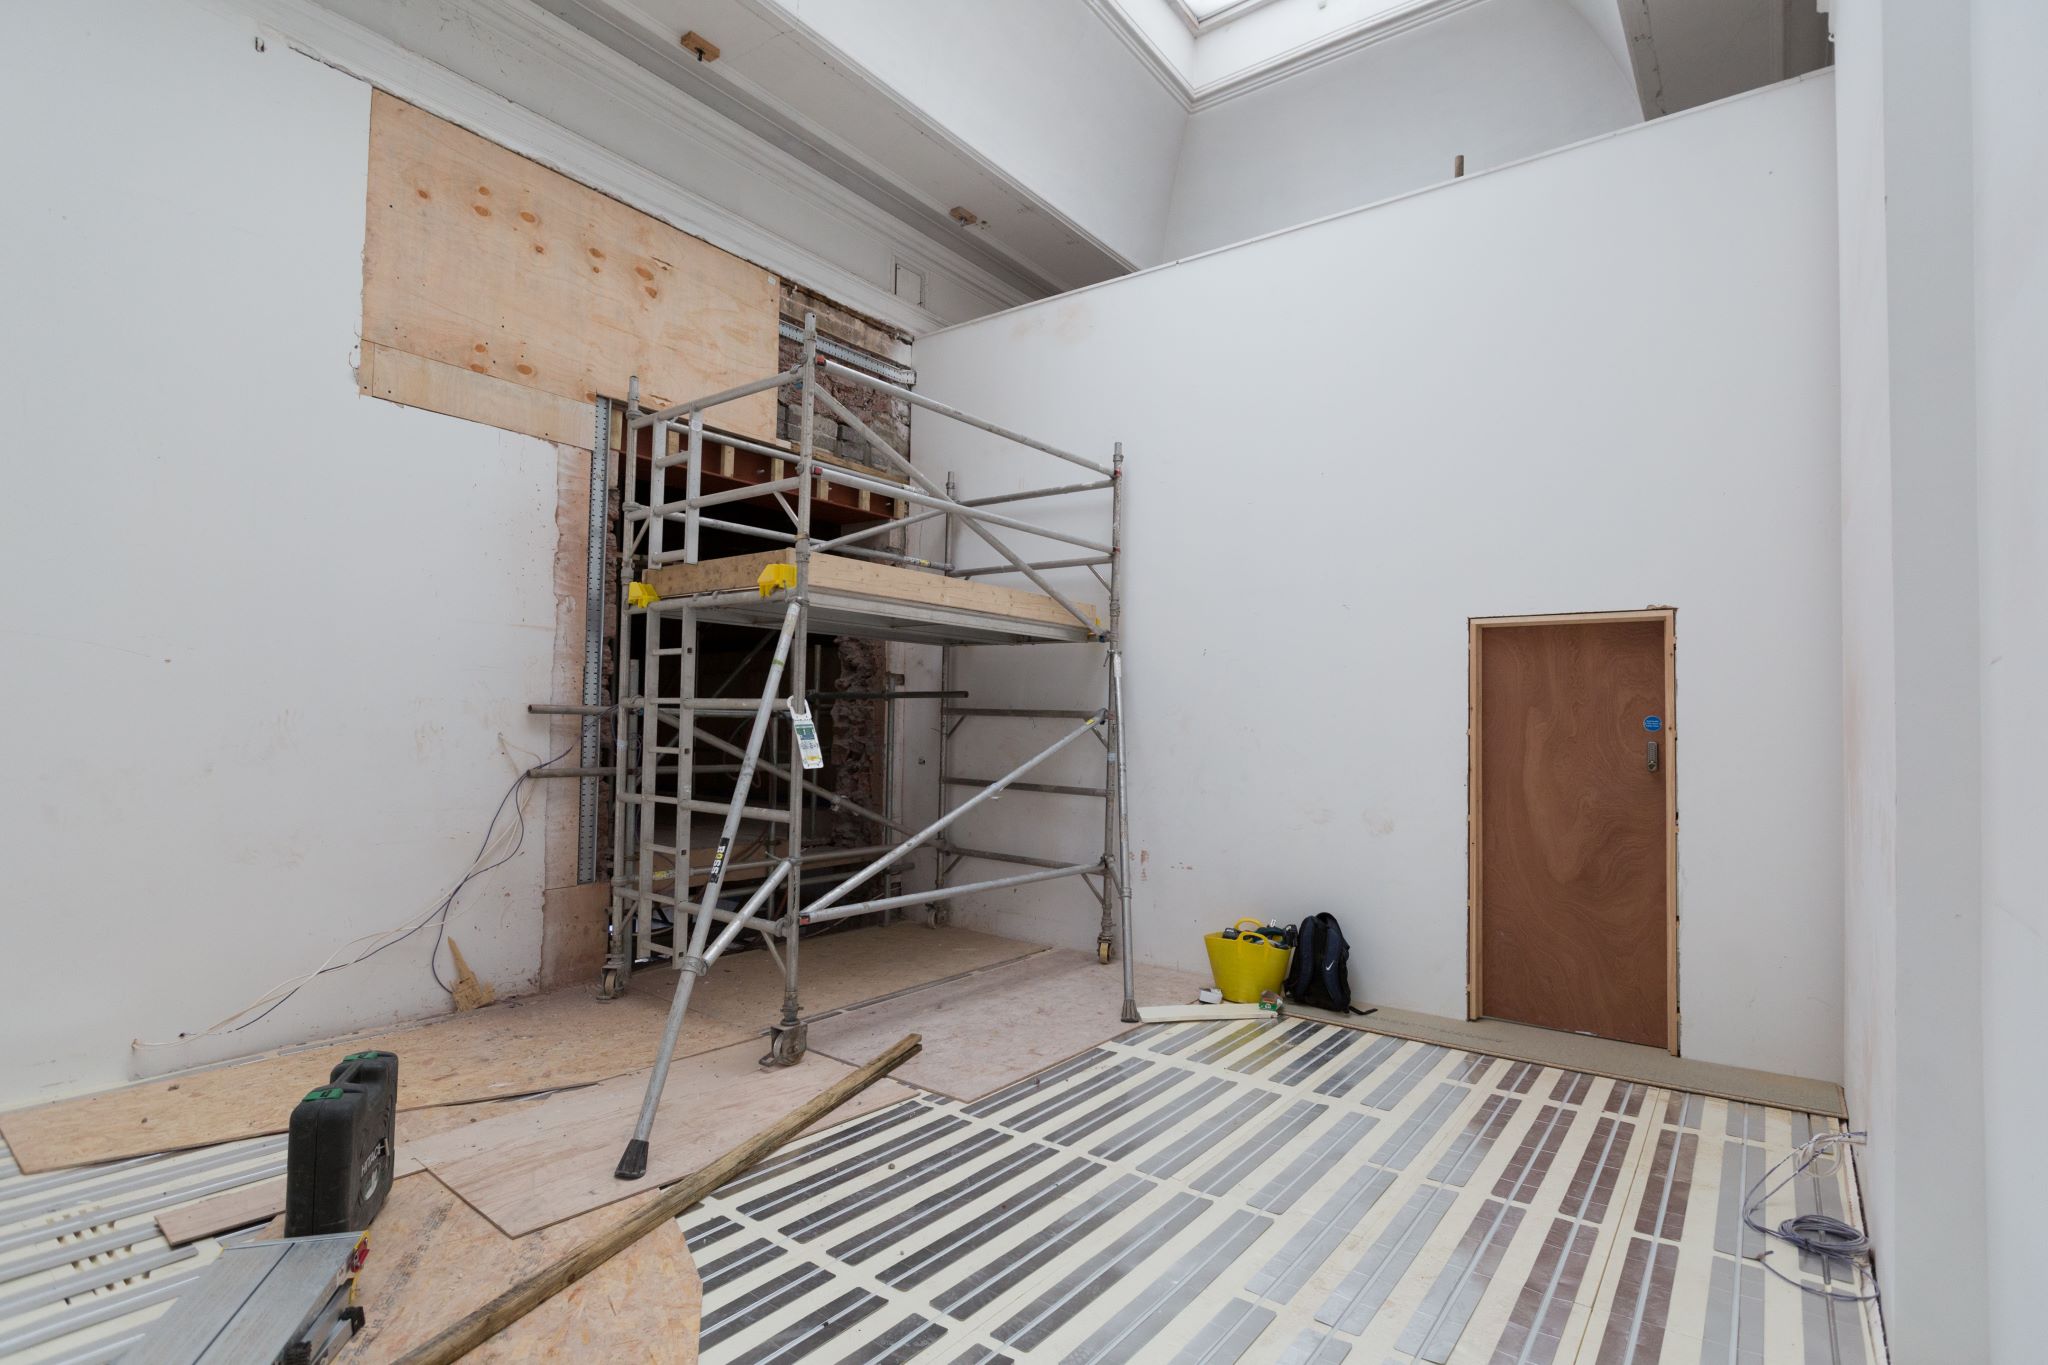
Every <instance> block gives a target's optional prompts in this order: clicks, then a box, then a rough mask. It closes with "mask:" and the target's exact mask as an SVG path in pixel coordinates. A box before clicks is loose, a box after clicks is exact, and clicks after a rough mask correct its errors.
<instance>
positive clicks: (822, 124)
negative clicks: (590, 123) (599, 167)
mask: <svg viewBox="0 0 2048 1365" xmlns="http://www.w3.org/2000/svg"><path fill="white" fill-rule="evenodd" d="M848 2H849V0H834V5H835V6H844V5H846V4H847V3H848ZM1029 2H1030V3H1034V4H1035V3H1037V0H1029ZM536 3H538V4H540V6H541V7H542V8H544V9H546V10H548V11H549V12H551V13H553V14H555V15H556V16H557V17H559V18H561V19H563V20H565V21H566V22H568V23H569V24H571V25H573V26H574V27H576V28H578V29H580V30H582V31H583V32H585V33H587V34H589V35H590V36H591V37H593V38H596V39H597V40H598V41H600V42H602V43H604V44H605V45H606V46H608V47H610V48H612V49H613V50H614V51H617V52H619V53H621V54H622V55H624V56H626V57H628V58H630V59H631V60H633V61H634V62H637V63H639V64H640V65H642V66H644V67H646V68H647V69H648V70H650V71H652V72H654V74H656V75H658V76H660V77H661V78H662V79H663V80H666V81H668V82H669V83H670V84H672V85H674V86H676V87H677V88H679V89H680V90H682V91H683V92H684V93H685V94H688V95H690V96H691V97H693V98H695V99H697V100H700V101H702V102H704V103H705V104H707V105H710V106H711V107H712V108H713V109H715V110H717V111H718V112H719V113H721V114H723V115H725V116H726V117H728V118H730V119H732V120H733V121H734V122H736V123H739V124H741V125H742V126H743V127H745V128H747V129H748V130H749V131H751V132H753V133H755V134H756V135H758V136H761V137H763V138H766V139H767V140H768V141H770V142H772V143H774V144H776V145H777V146H779V147H781V148H782V149H783V150H784V151H786V152H789V153H790V154H792V155H794V156H796V157H798V158H799V159H801V160H804V161H806V162H808V163H809V164H811V165H812V166H813V167H814V168H815V169H817V170H819V171H821V172H822V173H824V174H826V175H828V176H830V177H831V178H832V179H834V180H836V181H838V182H840V183H841V184H843V185H845V186H847V187H848V188H850V189H852V190H853V191H854V192H856V193H858V194H860V195H861V196H862V197H863V198H866V199H868V200H870V201H871V202H873V203H875V204H877V205H878V206H880V207H882V208H884V209H886V210H887V211H889V212H890V213H893V214H895V215H896V216H898V217H900V218H902V219H904V220H905V221H906V222H908V223H910V224H911V225H912V226H914V227H916V228H917V229H918V230H920V231H921V232H923V233H925V234H926V235H928V236H931V237H933V238H936V239H938V240H941V241H943V242H944V243H945V244H946V245H948V246H949V247H951V248H952V249H954V250H956V251H959V252H962V253H963V254H966V255H968V256H969V257H970V258H971V259H974V260H975V261H976V263H977V264H980V265H982V266H983V267H984V268H985V269H988V270H990V271H991V272H993V273H995V274H997V275H998V276H1001V277H1002V278H1004V279H1007V280H1009V281H1011V282H1012V283H1013V284H1015V285H1017V286H1018V287H1019V288H1022V289H1024V290H1026V291H1027V292H1028V293H1030V294H1033V295H1043V294H1047V293H1055V292H1060V291H1063V290H1067V289H1073V288H1078V287H1079V286H1081V285H1085V284H1091V283H1094V282H1096V281H1098V280H1103V279H1108V278H1111V277H1113V276H1115V275H1119V274H1122V273H1124V272H1126V271H1128V270H1129V269H1131V268H1132V267H1133V266H1134V265H1137V264H1141V263H1142V262H1141V260H1140V259H1139V258H1138V256H1137V255H1136V254H1134V252H1135V251H1137V250H1141V249H1143V248H1144V247H1145V245H1146V244H1145V243H1144V242H1142V241H1140V240H1126V241H1121V242H1112V241H1110V240H1106V239H1105V236H1104V235H1100V228H1099V226H1098V225H1097V224H1095V223H1092V222H1091V223H1090V225H1087V226H1084V224H1083V222H1082V221H1079V220H1077V218H1076V217H1075V216H1072V215H1071V214H1069V213H1068V212H1064V211H1062V209H1060V208H1057V207H1055V204H1057V203H1058V202H1059V201H1058V200H1057V199H1055V198H1053V197H1052V196H1049V195H1046V194H1044V193H1043V192H1042V190H1041V187H1039V186H1036V185H1032V186H1027V185H1025V184H1023V183H1021V182H1020V181H1019V180H1018V179H1017V178H1016V176H1015V174H1014V172H1013V171H1012V170H1011V168H1010V166H1009V165H1007V164H1005V163H1004V161H1003V160H1002V159H999V158H997V157H992V156H990V155H988V154H986V152H985V151H984V150H983V149H982V148H981V147H979V146H977V145H974V144H971V143H970V142H969V141H968V140H966V139H964V138H963V137H961V136H960V135H959V133H958V131H957V130H956V128H955V127H953V126H950V125H951V123H952V122H953V121H952V120H941V119H939V118H936V117H934V116H933V113H932V111H929V110H927V109H926V108H923V107H921V105H920V104H919V103H915V102H913V101H912V100H911V99H909V98H907V97H905V96H904V95H903V94H901V93H899V91H898V89H897V88H896V87H895V86H894V85H892V84H891V83H890V82H888V81H885V80H882V79H878V78H877V76H876V75H875V74H874V73H871V72H870V71H869V70H868V69H867V67H866V65H865V64H864V61H863V60H861V59H857V58H856V57H855V56H853V55H850V54H849V53H847V52H846V51H844V50H842V49H841V48H840V47H839V46H838V45H837V44H835V43H834V42H832V41H831V40H830V39H829V38H828V37H827V36H825V35H824V34H822V33H821V32H820V31H819V28H818V27H817V26H816V25H815V23H814V22H813V23H807V22H804V21H803V19H800V18H799V17H798V14H797V12H796V11H797V10H799V9H801V8H802V5H801V0H795V2H794V3H792V4H790V5H787V6H785V5H784V4H781V3H776V0H536ZM1046 8H1047V9H1048V10H1071V11H1072V17H1073V18H1075V19H1078V20H1079V21H1080V22H1081V23H1084V24H1088V25H1089V26H1090V27H1091V28H1097V27H1099V26H1097V25H1095V24H1094V22H1093V21H1092V20H1090V19H1088V18H1087V16H1086V13H1085V11H1084V10H1082V9H1081V7H1080V6H1078V5H1067V4H1060V5H1053V6H1047V7H1046ZM827 17H829V16H827ZM809 18H811V16H809V15H806V16H804V19H809ZM686 31H694V32H697V33H699V34H702V35H703V36H704V37H705V38H707V39H709V40H710V41H711V42H713V43H714V44H716V45H717V46H718V48H719V49H720V52H719V56H718V59H717V60H716V61H714V62H699V61H697V60H696V59H695V58H694V57H692V56H691V54H690V53H688V52H686V51H684V50H683V49H682V47H681V46H680V45H679V43H678V41H677V40H678V38H679V37H680V35H681V34H683V33H684V32H686ZM1104 37H1105V39H1106V35H1104ZM1099 46H1101V47H1102V49H1103V50H1104V52H1105V54H1111V55H1113V56H1118V57H1120V56H1121V55H1122V54H1120V53H1116V52H1115V44H1114V43H1113V42H1110V41H1106V40H1105V41H1103V42H1101V43H1100V44H1099ZM875 55H877V54H875V53H866V54H863V56H864V57H866V58H868V59H872V58H873V57H874V56H875ZM880 55H884V56H886V49H883V51H882V52H881V54H880ZM1105 74H1106V75H1107V76H1108V77H1109V84H1110V86H1111V88H1121V87H1127V86H1129V85H1130V84H1131V83H1132V75H1133V73H1132V72H1130V71H1120V72H1110V73H1105ZM1017 116H1018V117H1019V118H1034V119H1035V118H1042V117H1044V116H1045V112H1044V111H1032V110H1018V111H1017ZM1174 136H1175V137H1176V138H1177V132H1176V133H1175V134H1174ZM1162 153H1163V157H1162V159H1164V160H1165V161H1166V162H1167V163H1168V164H1167V165H1166V166H1164V167H1163V168H1162V169H1161V171H1160V175H1161V176H1162V177H1163V179H1162V186H1161V189H1160V195H1161V198H1162V200H1163V198H1164V195H1165V187H1166V185H1168V184H1170V177H1171V174H1172V170H1171V165H1170V162H1171V155H1172V148H1171V147H1167V148H1164V149H1162ZM956 206H957V207H962V208H966V209H967V210H969V211H970V212H971V213H972V214H973V215H974V216H975V218H976V219H977V222H976V223H975V224H974V225H973V226H971V227H966V226H962V224H961V223H959V222H958V221H956V220H955V219H954V218H953V217H952V216H951V211H952V210H953V209H954V208H955V207H956ZM1156 232H1157V229H1156V227H1155V228H1154V229H1153V233H1154V235H1155V236H1156Z"/></svg>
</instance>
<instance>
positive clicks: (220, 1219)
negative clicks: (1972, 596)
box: [156, 1059, 541, 1247]
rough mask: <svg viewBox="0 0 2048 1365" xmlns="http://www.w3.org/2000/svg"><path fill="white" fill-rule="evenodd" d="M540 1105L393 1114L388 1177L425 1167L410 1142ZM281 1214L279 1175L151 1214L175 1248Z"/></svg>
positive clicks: (531, 1100)
mask: <svg viewBox="0 0 2048 1365" xmlns="http://www.w3.org/2000/svg"><path fill="white" fill-rule="evenodd" d="M401 1060H402V1059H401ZM540 1102H541V1100H540V1098H539V1097H528V1098H526V1099H517V1100H499V1101H496V1102H495V1103H490V1102H485V1103H478V1104H453V1105H444V1106H442V1107H440V1108H435V1109H408V1110H406V1111H405V1112H404V1113H401V1114H400V1115H399V1116H398V1125H397V1127H398V1134H397V1137H398V1151H397V1154H396V1156H395V1158H394V1159H393V1162H392V1170H391V1178H392V1179H393V1180H398V1179H402V1178H403V1177H405V1176H408V1175H411V1174H412V1173H413V1172H415V1171H420V1170H424V1169H426V1168H425V1167H423V1166H421V1165H420V1163H419V1161H418V1160H417V1159H415V1158H414V1157H413V1155H412V1147H413V1144H415V1143H417V1142H419V1141H420V1140H421V1139H423V1138H429V1137H432V1136H434V1135H435V1134H437V1133H447V1132H453V1131H455V1130H457V1129H461V1128H466V1127H468V1126H469V1125H470V1124H473V1123H482V1122H484V1121H485V1120H488V1119H494V1118H503V1117H505V1116H506V1115H509V1114H516V1113H518V1112H520V1111H521V1110H522V1109H526V1108H529V1107H531V1106H533V1105H536V1104H539V1103H540ZM283 1212H284V1177H283V1176H281V1175H280V1176H273V1177H271V1178H270V1179H268V1180H259V1181H257V1182H256V1183H255V1184H253V1185H241V1186H237V1187H236V1188H234V1189H231V1190H223V1191H221V1192H220V1193H219V1194H216V1195H210V1196H208V1197H207V1198H205V1199H198V1200H194V1201H193V1202H191V1203H189V1204H178V1205H176V1206H174V1207H172V1208H168V1209H165V1210H164V1211H163V1212H162V1213H159V1214H158V1215H157V1216H156V1227H157V1231H158V1232H159V1233H161V1234H162V1235H163V1239H164V1240H165V1241H166V1242H168V1243H170V1244H171V1245H172V1246H174V1247H179V1246H184V1245H186V1244H187V1243H190V1242H196V1241H198V1240H199V1239H200V1238H202V1237H215V1236H218V1235H220V1234H221V1233H223V1232H232V1231H234V1230H235V1229H236V1228H245V1227H249V1226H251V1225H252V1224H255V1223H260V1222H263V1221H264V1220H265V1219H268V1218H274V1217H276V1216H277V1215H278V1214H280V1213H283Z"/></svg>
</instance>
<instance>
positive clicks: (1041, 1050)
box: [810, 931, 1208, 1099]
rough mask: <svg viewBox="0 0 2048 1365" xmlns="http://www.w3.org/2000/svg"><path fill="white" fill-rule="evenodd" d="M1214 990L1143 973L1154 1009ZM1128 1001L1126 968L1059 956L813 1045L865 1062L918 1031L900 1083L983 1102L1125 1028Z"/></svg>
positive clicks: (893, 1010) (816, 1034)
mask: <svg viewBox="0 0 2048 1365" xmlns="http://www.w3.org/2000/svg"><path fill="white" fill-rule="evenodd" d="M952 932H957V931H952ZM1207 984H1208V981H1207V979H1206V978H1204V977H1197V976H1195V975H1193V974H1192V973H1189V972H1177V971H1173V970H1171V969H1168V968H1164V967H1146V966H1141V967H1139V968H1138V971H1137V994H1138V999H1139V1001H1141V1002H1142V1003H1145V1004H1164V1003H1168V1002H1174V1003H1178V1002H1181V1001H1188V1000H1193V999H1194V997H1195V991H1196V989H1197V988H1199V987H1201V986H1204V985H1207ZM1123 998H1124V985H1123V969H1122V968H1121V967H1119V966H1114V965H1107V966H1106V965H1104V964H1102V963H1100V962H1098V961H1096V959H1095V957H1094V956H1093V955H1092V954H1089V953H1079V952H1074V951H1071V950H1066V949H1059V950H1050V951H1046V952H1042V953H1036V954H1033V955H1032V956H1030V957H1026V958H1021V959H1019V960H1017V961H1014V962H1008V963H1003V964H1001V965H999V966H995V967H991V968H989V969H987V970H985V971H979V972H975V973H972V974H971V975H968V976H965V977H962V978H960V979H958V980H956V981H948V982H945V983H943V984H941V985H935V986H930V987H927V988H925V989H923V990H917V991H911V992H908V993H907V994H904V995H900V996H898V997H896V998H895V999H893V1000H886V1001H882V1002H880V1003H877V1004H873V1005H864V1006H862V1007H861V1008H859V1009H856V1010H849V1011H847V1012H846V1013H844V1014H840V1015H836V1016H834V1017H832V1018H830V1019H823V1020H820V1021H818V1022H817V1023H815V1024H813V1025H812V1026H811V1033H810V1045H811V1051H812V1052H814V1053H815V1052H822V1053H824V1054H826V1055H827V1056H831V1057H837V1058H840V1059H841V1060H843V1061H848V1062H854V1063H861V1062H866V1061H869V1060H870V1059H872V1058H873V1057H875V1056H876V1055H878V1054H879V1053H880V1052H881V1051H882V1050H883V1049H884V1048H886V1047H888V1046H889V1044H891V1043H893V1042H895V1041H896V1040H897V1039H898V1038H901V1037H902V1036H903V1035H904V1034H906V1033H917V1034H920V1035H922V1036H923V1038H924V1050H923V1051H922V1052H920V1053H919V1054H918V1055H917V1056H915V1057H912V1058H911V1059H910V1060H909V1061H907V1062H905V1063H904V1064H903V1065H902V1066H900V1067H898V1068H897V1069H896V1072H895V1075H896V1077H897V1079H899V1080H902V1081H906V1082H908V1083H910V1084H911V1085H915V1086H919V1087H921V1088H923V1089H926V1090H935V1091H937V1092H939V1093H940V1094H942V1095H951V1096H953V1097H954V1098H955V1099H974V1098H976V1097H978V1096H981V1095H985V1094H987V1093H988V1092H990V1091H992V1090H996V1089H999V1088H1000V1087H1002V1086H1005V1085H1008V1084H1010V1083H1012V1082H1013V1081H1017V1080H1021V1079H1022V1078H1024V1077H1026V1076H1029V1075H1030V1074H1032V1073H1033V1072H1035V1071H1039V1070H1042V1069H1044V1068H1045V1067H1048V1066H1050V1065H1052V1064H1053V1063H1055V1062H1060V1061H1064V1060H1066V1059H1067V1058H1068V1057H1071V1056H1073V1055H1074V1054H1075V1053H1077V1052H1082V1051H1085V1050H1086V1049H1088V1048H1091V1047H1094V1046H1095V1045H1096V1044H1098V1043H1101V1042H1104V1041H1106V1040H1108V1039H1110V1038H1114V1037H1115V1036H1116V1035H1117V1034H1119V1033H1121V1032H1123V1030H1124V1029H1126V1028H1128V1027H1129V1025H1127V1024H1125V1023H1123V1022H1122V1019H1121V1013H1122V1009H1123Z"/></svg>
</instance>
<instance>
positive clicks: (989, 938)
mask: <svg viewBox="0 0 2048 1365" xmlns="http://www.w3.org/2000/svg"><path fill="white" fill-rule="evenodd" d="M1045 951H1046V949H1045V948H1044V947H1042V946H1041V945H1039V944H1036V943H1019V942H1017V941H1016V940H1014V939H1007V938H997V937H996V936H995V935H993V934H977V933H975V932H974V931H973V930H971V929H951V928H947V929H935V928H933V927H931V926H930V925H926V924H917V923H913V922H901V923H897V924H883V925H874V926H871V927H867V928H861V929H849V930H844V931H842V932H840V933H836V934H820V935H819V936H818V937H816V938H807V939H805V940H804V942H803V950H802V954H803V955H802V957H801V958H800V960H799V962H798V976H799V978H800V980H799V982H798V985H799V987H800V991H801V999H802V1002H803V1009H804V1013H805V1014H806V1015H813V1016H815V1015H818V1014H822V1013H824V1012H825V1011H826V1010H836V1009H843V1008H845V1007H846V1006H848V1005H856V1004H859V1003H861V1002H863V1001H868V1000H878V999H880V998H881V997H883V996H885V995H894V994H895V993H896V992H898V991H902V990H908V989H910V988H911V987H913V986H924V985H926V984H927V983H929V982H934V981H942V980H944V979H945V978H947V977H953V976H959V975H960V974H961V973H963V972H971V971H974V970H976V969H977V968H982V967H989V966H993V965H994V964H996V963H998V962H1011V961H1014V960H1016V959H1018V958H1020V957H1028V956H1030V955H1031V954H1033V953H1042V952H1045ZM690 1009H691V1012H692V1013H693V1014H695V1013H698V1012H701V1013H703V1014H705V1015H706V1016H709V1017H711V1018H716V1019H723V1020H725V1021H726V1022H727V1023H729V1024H740V1025H746V1024H752V1025H755V1026H756V1027H759V1026H762V1025H765V1024H768V1023H771V1022H773V1020H774V1019H775V1018H776V1017H777V1016H778V1015H780V1013H781V1012H782V970H781V968H779V967H777V966H776V964H775V959H774V958H772V957H770V956H769V955H768V954H767V953H765V952H751V953H728V954H726V955H725V956H724V957H721V958H719V959H718V961H716V962H714V963H712V964H711V971H710V972H709V974H707V975H706V976H705V977H704V979H703V980H701V981H699V982H698V983H697V987H696V990H695V993H694V994H692V995H691V997H690ZM902 1036H903V1035H901V1034H898V1035H897V1037H898V1038H900V1037H902ZM895 1041H896V1039H895V1038H891V1039H889V1042H891V1043H893V1042H895ZM887 1045H888V1044H887V1043H885V1044H883V1046H885V1047H886V1046H887Z"/></svg>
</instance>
